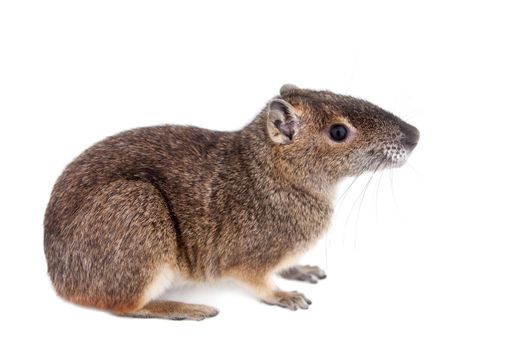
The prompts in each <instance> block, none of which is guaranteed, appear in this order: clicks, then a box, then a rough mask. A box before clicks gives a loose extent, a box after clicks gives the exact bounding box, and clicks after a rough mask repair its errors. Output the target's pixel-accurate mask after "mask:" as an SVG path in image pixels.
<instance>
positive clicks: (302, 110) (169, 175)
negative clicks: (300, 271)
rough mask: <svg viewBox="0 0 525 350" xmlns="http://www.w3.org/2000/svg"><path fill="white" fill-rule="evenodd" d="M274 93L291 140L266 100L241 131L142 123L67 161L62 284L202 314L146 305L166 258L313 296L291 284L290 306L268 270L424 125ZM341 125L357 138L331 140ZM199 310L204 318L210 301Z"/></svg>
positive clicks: (105, 299)
mask: <svg viewBox="0 0 525 350" xmlns="http://www.w3.org/2000/svg"><path fill="white" fill-rule="evenodd" d="M277 99H282V100H284V101H286V102H287V103H289V104H290V106H292V107H293V109H292V110H291V111H289V112H291V113H292V114H293V117H294V118H296V119H295V120H294V123H293V124H290V125H289V126H288V129H286V136H287V137H288V136H293V138H292V139H290V140H288V139H287V140H288V141H289V142H283V143H279V142H277V143H276V142H275V141H272V140H274V139H272V137H271V133H272V132H274V131H275V130H273V131H272V130H269V129H268V128H269V127H268V125H269V124H268V115H269V107H268V105H267V107H265V108H264V109H263V110H262V111H261V113H260V114H259V115H258V116H257V117H256V118H255V119H254V120H253V121H252V122H251V123H250V124H248V125H247V126H246V127H245V128H243V129H241V130H239V131H236V132H217V131H210V130H205V129H200V128H196V127H186V126H171V125H165V126H156V127H147V128H140V129H135V130H130V131H126V132H123V133H120V134H117V135H115V136H112V137H109V138H107V139H105V140H103V141H101V142H99V143H97V144H95V145H94V146H93V147H91V148H89V149H88V150H86V151H85V152H84V153H82V154H81V155H80V156H79V157H78V158H77V159H75V160H74V161H73V162H72V163H71V164H69V165H68V166H67V168H66V169H65V171H64V172H63V174H62V175H61V176H60V178H59V179H58V181H57V183H56V184H55V186H54V189H53V192H52V195H51V199H50V202H49V205H48V208H47V211H46V215H45V225H44V226H45V234H44V245H45V253H46V257H47V262H48V271H49V275H50V277H51V281H52V283H53V285H54V287H55V289H56V291H57V293H58V294H59V295H60V296H62V297H63V298H65V299H67V300H70V301H72V302H75V303H78V304H81V305H85V306H91V307H96V308H101V309H107V310H111V311H113V312H115V313H118V314H129V315H131V316H138V317H142V316H145V315H147V316H148V317H157V316H158V317H163V318H173V319H179V318H192V317H183V316H184V315H186V316H187V314H188V310H191V307H186V306H184V307H181V303H173V304H169V302H164V303H161V304H158V303H157V304H151V303H150V302H151V300H150V299H151V297H149V296H148V295H149V294H148V293H149V292H148V291H150V290H152V288H153V289H155V288H157V287H156V286H152V285H151V284H152V283H155V281H156V280H158V276H157V273H158V271H159V270H161V269H164V270H165V269H166V267H168V268H171V269H172V270H173V276H177V278H181V279H185V280H191V281H213V280H217V279H220V278H225V277H231V278H235V279H237V280H239V281H240V282H241V283H243V284H245V285H247V286H248V287H249V288H250V289H252V290H253V291H254V292H255V293H256V294H257V295H258V296H259V297H260V298H261V299H263V300H264V301H266V302H268V303H275V304H279V305H281V306H286V307H288V305H289V304H294V303H295V304H294V305H295V306H296V307H297V305H298V306H299V307H303V306H304V305H306V300H307V299H306V298H304V299H301V298H300V297H298V296H297V295H295V294H294V295H291V294H290V295H289V300H285V302H283V303H284V304H285V305H283V304H282V303H281V304H280V302H279V301H280V300H281V301H282V300H283V298H284V299H286V296H284V297H283V294H282V293H286V292H282V291H278V290H276V289H275V287H274V286H273V284H272V283H271V276H272V274H273V273H274V272H276V269H277V268H282V267H283V266H282V263H283V262H284V261H287V260H288V259H290V258H291V257H295V256H297V255H298V254H301V253H302V252H304V251H305V250H306V249H308V248H309V247H310V246H311V245H312V244H313V243H315V242H316V241H317V240H318V239H319V237H320V236H321V234H322V233H323V232H324V231H325V229H326V228H327V226H328V223H329V219H330V216H331V213H332V204H331V200H332V194H333V191H334V186H335V185H336V183H337V182H338V181H339V180H340V179H341V178H343V177H345V176H352V175H357V174H360V173H362V172H363V171H367V170H374V169H377V168H379V167H386V166H393V165H396V164H398V163H399V164H401V162H402V160H404V158H405V157H406V155H407V154H408V153H409V152H410V150H411V148H410V147H409V146H407V144H403V140H404V139H410V140H409V141H410V142H411V143H410V144H411V145H415V142H417V137H416V136H418V135H416V134H417V130H416V129H415V128H413V127H412V126H410V125H408V124H406V123H404V122H402V121H401V120H400V119H398V118H397V117H395V116H393V115H392V114H390V113H388V112H386V111H384V110H382V109H380V108H378V107H376V106H374V105H372V104H370V103H368V102H366V101H363V100H358V99H355V98H352V97H348V96H342V95H337V94H334V93H331V92H328V91H312V90H304V89H298V88H296V87H293V86H284V87H283V88H282V89H281V95H280V96H278V97H277ZM335 122H338V123H345V124H347V125H348V127H349V128H351V129H352V130H355V135H353V137H351V138H349V140H347V141H345V142H341V143H336V142H334V141H332V140H330V139H329V137H328V131H327V130H328V128H329V126H330V125H332V124H333V123H335ZM272 125H273V124H272ZM270 127H271V126H270ZM294 132H295V134H293V133H294ZM292 134H293V135H292ZM409 134H412V136H411V137H409V136H407V135H409ZM414 140H415V141H414ZM396 148H397V150H396ZM409 148H410V149H409ZM412 148H413V147H412ZM164 273H165V272H164ZM303 277H304V276H303ZM162 283H164V284H166V285H168V284H169V281H163V282H162ZM155 290H156V289H155ZM157 294H158V293H157ZM294 300H295V301H294ZM148 303H150V304H149V306H148ZM159 305H162V307H160V306H159ZM170 305H171V311H170ZM184 305H186V304H184ZM292 306H293V305H292ZM306 307H307V305H306ZM160 309H162V312H160V311H159V312H158V314H155V310H157V311H158V310H160ZM182 309H184V315H182V316H181V315H180V314H178V313H177V312H179V311H180V310H182ZM194 311H195V314H194V315H193V318H194V319H199V318H200V315H201V314H202V306H198V307H197V306H196V307H195V308H194ZM190 313H191V312H190ZM211 314H213V312H212V311H210V315H209V316H213V315H211Z"/></svg>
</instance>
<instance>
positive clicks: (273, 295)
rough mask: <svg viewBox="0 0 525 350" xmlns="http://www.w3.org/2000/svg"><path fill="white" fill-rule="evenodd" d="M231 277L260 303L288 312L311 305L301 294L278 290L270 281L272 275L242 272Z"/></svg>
mask: <svg viewBox="0 0 525 350" xmlns="http://www.w3.org/2000/svg"><path fill="white" fill-rule="evenodd" d="M232 277H233V278H234V279H236V280H237V281H239V282H240V283H241V284H243V285H244V286H246V287H247V288H248V289H249V290H250V291H251V292H252V293H253V294H255V295H256V296H257V297H258V298H259V299H260V300H261V301H262V302H264V303H266V304H269V305H277V306H280V307H284V308H286V309H289V310H294V311H295V310H297V309H308V307H309V305H310V304H311V303H312V302H311V301H310V299H308V298H307V297H305V296H304V295H303V294H301V293H299V292H296V291H293V292H286V291H283V290H280V289H279V288H277V287H276V286H275V284H274V283H273V281H272V273H260V272H249V273H247V272H243V273H234V274H232Z"/></svg>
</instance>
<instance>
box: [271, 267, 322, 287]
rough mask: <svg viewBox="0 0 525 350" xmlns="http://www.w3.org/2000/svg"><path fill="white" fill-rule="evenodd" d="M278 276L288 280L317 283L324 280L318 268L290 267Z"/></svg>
mask: <svg viewBox="0 0 525 350" xmlns="http://www.w3.org/2000/svg"><path fill="white" fill-rule="evenodd" d="M279 276H281V277H282V278H286V279H288V280H295V281H304V282H310V283H317V281H318V280H322V279H325V278H326V274H325V273H324V271H323V270H321V269H320V268H319V267H318V266H310V265H304V266H300V265H297V266H292V267H289V268H287V269H285V270H283V271H280V272H279Z"/></svg>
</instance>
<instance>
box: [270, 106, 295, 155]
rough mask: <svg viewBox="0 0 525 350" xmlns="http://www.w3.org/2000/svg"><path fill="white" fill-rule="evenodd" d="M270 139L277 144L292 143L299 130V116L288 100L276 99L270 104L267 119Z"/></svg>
mask: <svg viewBox="0 0 525 350" xmlns="http://www.w3.org/2000/svg"><path fill="white" fill-rule="evenodd" d="M266 126H267V128H268V134H269V135H270V139H272V141H273V142H275V143H277V144H283V145H285V144H289V143H291V142H292V141H293V140H294V138H295V136H296V135H297V132H298V131H299V118H298V117H297V114H296V112H295V109H294V108H293V106H292V105H291V104H289V103H288V102H286V101H284V100H281V99H275V100H272V101H270V103H269V104H268V117H267V120H266Z"/></svg>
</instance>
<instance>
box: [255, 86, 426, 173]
mask: <svg viewBox="0 0 525 350" xmlns="http://www.w3.org/2000/svg"><path fill="white" fill-rule="evenodd" d="M265 112H266V113H263V115H262V117H264V118H266V123H265V125H266V130H267V135H268V136H269V138H268V139H269V142H271V143H272V144H273V148H274V150H275V152H274V154H275V157H277V158H278V161H280V162H281V163H282V164H285V165H286V166H288V167H290V168H291V169H294V170H295V171H299V172H302V173H305V174H311V175H315V176H318V177H319V176H320V177H323V178H329V179H333V180H337V179H339V178H342V177H345V176H355V175H360V174H362V173H364V172H367V171H376V170H379V169H382V168H387V167H399V166H401V165H402V164H404V162H405V161H406V159H407V158H408V156H409V154H410V153H411V152H412V150H413V149H414V148H415V146H416V145H417V142H418V140H419V131H418V130H417V129H416V128H415V127H413V126H412V125H410V124H408V123H406V122H404V121H402V120H401V119H400V118H398V117H396V116H395V115H393V114H392V113H390V112H387V111H385V110H383V109H381V108H379V107H378V106H376V105H374V104H372V103H370V102H367V101H364V100H361V99H357V98H354V97H351V96H344V95H339V94H335V93H333V92H330V91H314V90H307V89H300V88H298V87H297V86H294V85H284V86H283V87H282V88H281V90H280V96H278V97H277V98H275V99H273V100H271V101H270V102H269V103H268V105H267V108H266V110H265Z"/></svg>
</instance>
